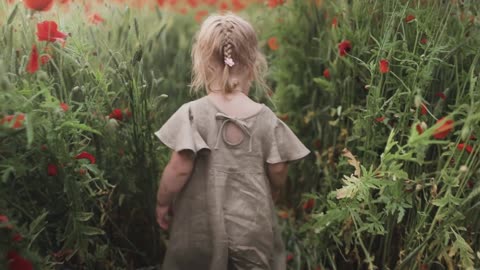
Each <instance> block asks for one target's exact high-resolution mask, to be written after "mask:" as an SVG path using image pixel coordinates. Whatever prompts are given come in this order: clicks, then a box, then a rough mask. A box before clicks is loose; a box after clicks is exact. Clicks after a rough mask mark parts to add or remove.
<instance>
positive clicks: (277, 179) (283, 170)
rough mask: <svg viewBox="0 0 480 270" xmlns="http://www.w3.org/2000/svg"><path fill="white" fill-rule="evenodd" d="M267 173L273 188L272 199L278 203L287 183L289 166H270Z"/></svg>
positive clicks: (284, 163) (275, 164)
mask: <svg viewBox="0 0 480 270" xmlns="http://www.w3.org/2000/svg"><path fill="white" fill-rule="evenodd" d="M267 173H268V179H270V185H271V187H272V197H273V200H274V201H275V202H276V201H277V199H278V197H279V196H280V192H281V191H282V189H283V188H284V187H285V183H286V182H287V176H288V164H287V162H281V163H274V164H268V165H267Z"/></svg>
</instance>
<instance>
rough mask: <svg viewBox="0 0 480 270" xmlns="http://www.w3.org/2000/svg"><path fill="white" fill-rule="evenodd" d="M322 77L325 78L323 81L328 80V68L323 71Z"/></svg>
mask: <svg viewBox="0 0 480 270" xmlns="http://www.w3.org/2000/svg"><path fill="white" fill-rule="evenodd" d="M323 77H325V79H327V80H329V79H330V70H328V68H326V69H325V70H324V71H323Z"/></svg>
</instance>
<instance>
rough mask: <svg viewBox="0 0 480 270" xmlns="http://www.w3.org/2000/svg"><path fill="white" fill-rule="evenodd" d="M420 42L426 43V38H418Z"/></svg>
mask: <svg viewBox="0 0 480 270" xmlns="http://www.w3.org/2000/svg"><path fill="white" fill-rule="evenodd" d="M420 43H421V44H423V45H425V44H427V43H428V39H426V38H422V39H420Z"/></svg>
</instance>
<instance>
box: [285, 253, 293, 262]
mask: <svg viewBox="0 0 480 270" xmlns="http://www.w3.org/2000/svg"><path fill="white" fill-rule="evenodd" d="M286 259H287V262H289V261H291V260H293V254H292V253H288V254H287V258H286Z"/></svg>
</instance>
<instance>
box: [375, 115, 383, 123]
mask: <svg viewBox="0 0 480 270" xmlns="http://www.w3.org/2000/svg"><path fill="white" fill-rule="evenodd" d="M383 120H385V116H380V117H377V118H375V121H376V122H378V123H381V122H383Z"/></svg>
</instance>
